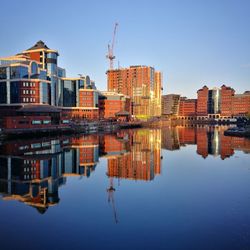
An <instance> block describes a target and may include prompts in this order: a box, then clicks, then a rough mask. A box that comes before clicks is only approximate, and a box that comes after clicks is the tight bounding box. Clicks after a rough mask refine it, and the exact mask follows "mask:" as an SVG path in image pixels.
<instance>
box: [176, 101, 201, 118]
mask: <svg viewBox="0 0 250 250" xmlns="http://www.w3.org/2000/svg"><path fill="white" fill-rule="evenodd" d="M196 108H197V100H196V99H187V98H186V97H181V98H180V105H179V114H178V115H179V117H195V116H196Z"/></svg>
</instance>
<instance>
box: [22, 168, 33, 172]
mask: <svg viewBox="0 0 250 250" xmlns="http://www.w3.org/2000/svg"><path fill="white" fill-rule="evenodd" d="M31 171H36V167H33V168H24V169H23V172H31Z"/></svg>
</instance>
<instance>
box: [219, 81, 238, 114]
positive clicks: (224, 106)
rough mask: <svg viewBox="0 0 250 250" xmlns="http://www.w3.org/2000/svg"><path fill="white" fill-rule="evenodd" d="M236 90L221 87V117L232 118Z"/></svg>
mask: <svg viewBox="0 0 250 250" xmlns="http://www.w3.org/2000/svg"><path fill="white" fill-rule="evenodd" d="M234 93H235V90H234V89H233V88H231V87H227V86H225V85H222V86H221V116H227V117H231V116H232V113H233V112H232V108H233V107H232V103H233V96H234Z"/></svg>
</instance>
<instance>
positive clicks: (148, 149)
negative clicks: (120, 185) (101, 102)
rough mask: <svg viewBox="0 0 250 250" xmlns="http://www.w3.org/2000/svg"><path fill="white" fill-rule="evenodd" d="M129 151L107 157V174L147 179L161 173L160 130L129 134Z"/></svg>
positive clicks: (139, 131)
mask: <svg viewBox="0 0 250 250" xmlns="http://www.w3.org/2000/svg"><path fill="white" fill-rule="evenodd" d="M129 141H130V142H132V143H131V145H130V151H129V152H123V153H121V154H120V155H119V156H118V157H117V156H116V157H110V158H109V159H108V173H107V174H108V176H109V177H116V178H125V179H132V180H144V181H149V180H152V179H154V177H155V175H158V174H160V173H161V131H160V130H146V129H145V130H138V131H135V132H134V133H132V134H131V137H130V139H129Z"/></svg>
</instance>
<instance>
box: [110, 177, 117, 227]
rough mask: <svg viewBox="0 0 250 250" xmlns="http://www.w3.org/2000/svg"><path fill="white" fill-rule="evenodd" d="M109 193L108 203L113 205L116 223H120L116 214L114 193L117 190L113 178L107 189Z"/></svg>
mask: <svg viewBox="0 0 250 250" xmlns="http://www.w3.org/2000/svg"><path fill="white" fill-rule="evenodd" d="M107 192H108V202H109V203H110V202H111V203H112V209H113V213H114V219H115V223H116V224H117V223H118V219H117V213H116V208H115V200H114V192H115V188H114V185H113V177H110V178H109V188H108V189H107Z"/></svg>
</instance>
